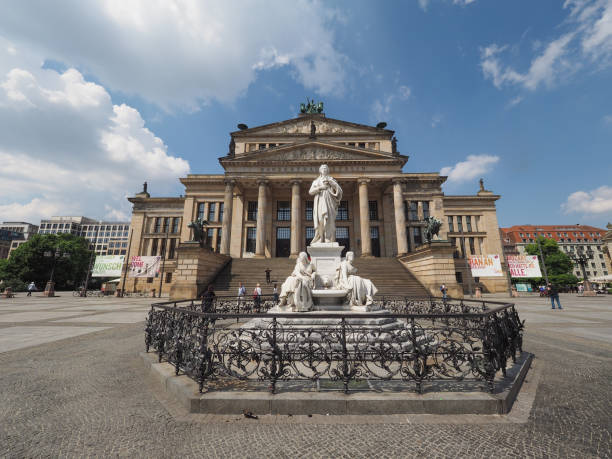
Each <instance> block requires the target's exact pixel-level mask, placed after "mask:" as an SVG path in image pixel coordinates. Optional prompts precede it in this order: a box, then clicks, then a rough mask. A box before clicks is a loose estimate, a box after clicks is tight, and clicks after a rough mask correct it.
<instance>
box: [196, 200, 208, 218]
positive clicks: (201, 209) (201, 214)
mask: <svg viewBox="0 0 612 459" xmlns="http://www.w3.org/2000/svg"><path fill="white" fill-rule="evenodd" d="M205 204H206V203H204V202H200V203H198V220H204V206H205Z"/></svg>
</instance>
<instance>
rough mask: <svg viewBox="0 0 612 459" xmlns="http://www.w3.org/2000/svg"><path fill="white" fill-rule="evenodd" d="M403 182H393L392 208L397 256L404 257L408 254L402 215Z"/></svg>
mask: <svg viewBox="0 0 612 459" xmlns="http://www.w3.org/2000/svg"><path fill="white" fill-rule="evenodd" d="M402 183H403V180H401V179H395V180H393V206H394V208H395V235H396V238H397V254H398V255H405V254H406V253H407V252H408V247H407V243H406V216H405V215H404V194H403V190H402Z"/></svg>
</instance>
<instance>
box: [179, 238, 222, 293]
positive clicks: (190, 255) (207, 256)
mask: <svg viewBox="0 0 612 459" xmlns="http://www.w3.org/2000/svg"><path fill="white" fill-rule="evenodd" d="M177 254H178V261H177V267H176V270H175V272H174V282H173V283H172V288H171V289H170V299H171V300H180V299H188V298H196V297H197V296H198V293H200V292H201V291H202V290H203V289H205V288H206V287H207V286H208V284H210V283H211V282H212V281H214V280H215V278H216V277H217V275H218V274H219V272H220V271H221V270H222V269H223V268H224V267H225V265H227V263H229V261H230V260H231V257H229V256H227V255H221V254H219V253H215V252H212V251H210V249H208V248H202V247H200V245H199V244H198V243H197V242H183V243H181V244H180V246H179V248H178V249H177Z"/></svg>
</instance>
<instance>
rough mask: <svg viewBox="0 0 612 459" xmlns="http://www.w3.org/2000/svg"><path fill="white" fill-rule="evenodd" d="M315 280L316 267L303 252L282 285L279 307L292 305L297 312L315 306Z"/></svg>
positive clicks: (308, 309)
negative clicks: (313, 297) (313, 298)
mask: <svg viewBox="0 0 612 459" xmlns="http://www.w3.org/2000/svg"><path fill="white" fill-rule="evenodd" d="M314 280H315V267H314V266H313V265H312V264H311V263H310V262H309V261H308V255H306V252H301V253H300V254H299V256H298V258H297V261H296V263H295V268H294V269H293V272H292V273H291V275H290V276H289V277H288V278H287V280H285V282H284V283H283V285H282V286H281V293H280V297H279V299H280V303H279V307H281V308H289V307H290V308H291V309H292V310H293V311H296V312H305V311H310V310H311V309H312V308H313V302H312V289H313V288H314Z"/></svg>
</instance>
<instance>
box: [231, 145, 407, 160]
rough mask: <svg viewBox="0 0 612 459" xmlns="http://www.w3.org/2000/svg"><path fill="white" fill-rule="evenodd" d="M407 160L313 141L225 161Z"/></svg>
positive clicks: (387, 154) (386, 154)
mask: <svg viewBox="0 0 612 459" xmlns="http://www.w3.org/2000/svg"><path fill="white" fill-rule="evenodd" d="M405 159H406V158H405V157H404V156H393V155H391V154H389V153H382V152H376V151H371V150H362V149H357V148H355V147H346V146H344V145H334V144H329V143H323V142H317V141H312V142H306V143H302V144H292V145H287V146H283V147H277V148H272V149H269V150H263V151H262V150H260V151H256V152H252V153H246V154H242V155H237V156H235V157H233V158H228V157H226V158H223V161H224V162H225V161H227V162H236V161H241V162H242V161H258V162H259V161H266V162H267V161H272V162H286V161H291V162H294V161H297V162H302V161H306V162H308V161H334V160H336V161H372V160H374V161H376V160H378V161H389V160H391V161H398V160H400V161H404V160H405Z"/></svg>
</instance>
